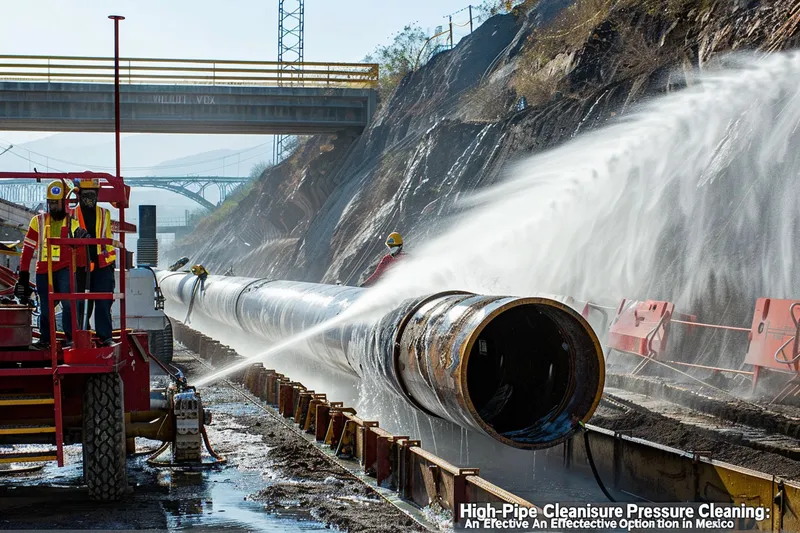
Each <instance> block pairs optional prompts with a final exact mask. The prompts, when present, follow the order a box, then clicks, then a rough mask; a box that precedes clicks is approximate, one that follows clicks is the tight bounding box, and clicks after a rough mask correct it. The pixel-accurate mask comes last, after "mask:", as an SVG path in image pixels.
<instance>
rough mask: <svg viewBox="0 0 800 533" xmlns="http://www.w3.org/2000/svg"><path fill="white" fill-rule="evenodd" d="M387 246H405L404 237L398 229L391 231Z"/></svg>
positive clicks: (387, 238)
mask: <svg viewBox="0 0 800 533" xmlns="http://www.w3.org/2000/svg"><path fill="white" fill-rule="evenodd" d="M386 246H388V247H390V248H391V247H392V246H403V237H401V236H400V234H399V233H397V232H396V231H393V232H391V233H390V234H389V236H388V237H386Z"/></svg>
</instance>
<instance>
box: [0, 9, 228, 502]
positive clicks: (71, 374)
mask: <svg viewBox="0 0 800 533" xmlns="http://www.w3.org/2000/svg"><path fill="white" fill-rule="evenodd" d="M111 18H115V39H116V38H117V37H118V22H119V20H120V17H111ZM115 48H116V49H115V59H116V60H115V66H116V74H117V75H116V80H115V98H116V106H115V107H116V140H117V173H116V176H112V175H110V174H99V173H92V172H84V173H9V172H0V179H5V178H13V179H19V178H28V179H36V180H41V179H46V180H53V179H60V180H64V181H65V182H66V181H67V180H70V181H74V180H76V179H78V178H97V179H99V181H100V183H101V188H100V190H99V194H98V202H105V203H109V204H111V205H112V206H113V207H116V208H117V209H119V222H118V225H117V230H120V233H119V242H118V241H115V240H113V239H105V238H97V239H75V238H52V237H51V238H49V239H48V242H47V246H48V251H50V250H51V247H52V246H60V247H61V248H62V250H63V251H62V257H63V256H66V257H67V259H68V260H69V263H70V265H69V268H70V271H71V274H72V276H71V281H70V292H69V293H59V294H54V291H53V283H52V254H48V258H49V259H48V276H49V288H48V294H49V301H48V306H49V309H50V316H51V317H52V319H51V320H50V338H51V347H50V349H49V350H33V349H31V348H30V344H31V341H32V336H33V327H32V319H33V307H32V306H31V305H30V304H29V303H27V302H26V303H20V302H17V301H15V300H13V299H12V298H10V297H9V296H10V294H11V291H10V290H9V288H10V287H13V284H14V283H16V281H17V280H16V276H15V275H14V274H13V273H11V272H10V271H6V269H0V285H4V286H5V287H7V288H6V290H0V446H2V445H14V446H19V445H27V444H39V445H40V444H45V445H50V446H51V447H52V448H54V449H52V450H50V451H46V452H43V451H41V448H38V449H37V451H20V449H13V450H12V452H11V453H0V463H12V462H25V463H27V462H38V461H53V460H54V461H58V465H59V466H62V465H63V464H64V446H65V445H67V444H74V443H81V444H82V445H83V446H82V447H83V472H84V481H85V482H86V484H87V486H88V488H89V495H90V497H91V498H93V499H96V500H116V499H119V498H120V497H122V496H123V495H124V494H125V492H127V489H128V486H127V476H126V451H127V452H133V451H134V448H135V438H136V437H147V438H151V439H158V440H162V441H164V442H165V445H164V446H163V447H162V448H161V449H160V450H161V451H163V450H164V449H165V448H166V445H167V444H168V443H170V442H171V443H172V452H173V457H174V458H175V460H180V461H193V462H196V461H199V459H200V454H201V447H202V440H201V439H202V437H203V435H204V427H203V424H204V423H207V422H208V415H207V413H205V412H204V411H203V407H202V403H201V402H200V398H199V395H198V394H197V393H196V392H195V391H194V390H193V388H192V387H188V386H187V385H186V382H185V380H184V379H183V378H182V377H181V376H179V375H176V374H174V373H172V372H170V371H169V370H168V369H167V368H166V367H164V366H163V365H161V364H160V363H159V362H158V360H157V359H155V358H151V357H150V354H149V352H148V343H147V340H148V334H147V332H133V331H131V330H130V329H128V328H127V327H126V308H125V294H126V288H125V279H126V276H125V275H124V273H125V271H126V270H127V269H128V268H129V267H130V266H131V265H129V264H127V263H128V258H127V254H126V251H125V231H127V229H128V228H129V227H130V225H129V224H127V223H126V222H125V209H126V208H127V207H128V201H129V198H130V187H128V186H127V185H125V183H124V181H123V179H122V177H121V175H120V157H119V131H120V128H119V50H118V47H115ZM64 190H65V191H66V190H69V188H68V187H64ZM87 245H113V246H114V247H116V248H117V249H118V254H117V264H118V267H119V268H120V270H121V272H120V274H121V275H120V276H119V280H120V281H119V285H120V287H119V291H120V292H119V293H78V292H77V291H76V287H75V267H76V250H77V248H78V247H81V246H87ZM100 299H114V300H118V302H119V306H120V329H119V330H117V331H115V332H114V336H113V339H114V343H113V344H112V345H111V346H99V345H98V343H97V342H96V339H95V338H94V336H93V333H92V332H91V331H87V330H81V329H79V328H80V327H81V324H79V323H78V321H77V316H76V315H77V313H76V309H75V308H76V306H75V305H73V306H72V308H71V313H72V323H73V324H74V325H75V329H74V331H73V345H72V346H71V347H69V348H65V347H64V345H63V340H64V339H63V336H58V335H57V333H56V319H55V317H56V314H55V306H56V300H69V301H73V302H75V301H79V300H100ZM151 359H152V361H154V362H155V363H157V364H159V365H160V366H161V367H162V368H163V369H164V370H165V371H166V372H167V373H168V374H169V375H170V376H172V378H173V380H174V383H173V384H172V385H171V386H170V387H169V388H167V389H162V390H160V391H152V393H151V390H150V361H151ZM153 393H154V394H155V398H152V396H153ZM1 450H2V449H0V451H1ZM22 450H26V448H24V447H23V448H22ZM212 455H213V452H212Z"/></svg>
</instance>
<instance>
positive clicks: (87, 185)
mask: <svg viewBox="0 0 800 533" xmlns="http://www.w3.org/2000/svg"><path fill="white" fill-rule="evenodd" d="M75 187H77V188H78V189H99V188H100V179H99V178H77V179H76V180H75Z"/></svg>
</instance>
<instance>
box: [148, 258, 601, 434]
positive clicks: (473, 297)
mask: <svg viewBox="0 0 800 533" xmlns="http://www.w3.org/2000/svg"><path fill="white" fill-rule="evenodd" d="M195 278H196V276H193V275H191V274H185V273H171V272H160V273H159V279H160V283H161V287H162V291H163V293H164V296H165V298H166V299H167V301H168V302H174V303H180V304H183V305H185V306H189V305H190V304H191V306H192V309H193V312H194V313H201V314H202V315H204V316H205V317H207V318H209V319H211V320H213V321H215V322H217V323H219V324H221V325H225V326H228V327H230V329H231V330H232V331H237V330H238V331H245V332H248V333H251V334H254V335H257V336H259V337H261V338H263V339H265V340H266V341H267V342H268V343H269V344H275V343H277V342H280V341H285V340H286V339H289V338H291V337H293V336H295V335H297V334H300V333H302V332H304V331H306V330H308V329H310V328H312V327H315V326H318V325H320V324H323V323H325V322H327V321H329V320H332V319H333V318H335V317H337V316H339V315H340V314H341V313H342V312H344V311H345V310H346V309H348V308H349V307H350V306H351V305H353V303H354V302H356V301H358V299H359V298H361V297H362V296H363V295H364V294H366V293H367V291H368V290H369V289H362V288H357V287H347V286H338V285H321V284H315V283H301V282H293V281H268V280H259V279H252V278H241V277H231V276H208V277H207V278H206V280H205V283H204V286H203V287H202V288H201V289H200V290H199V291H195V289H196V287H195V283H194V282H195ZM298 349H302V351H303V352H304V353H309V354H313V357H314V359H315V360H317V361H319V362H322V363H325V364H327V365H329V366H330V367H333V368H337V369H340V370H343V371H345V372H348V373H350V374H353V375H356V376H359V377H361V378H366V379H377V380H379V381H381V382H382V383H383V384H384V386H385V387H386V388H388V389H390V390H392V391H394V392H395V393H397V394H398V395H399V396H401V397H402V398H404V399H405V400H406V401H407V402H408V403H410V404H411V405H413V406H414V407H416V408H417V409H419V410H421V411H423V412H425V413H428V414H430V415H433V416H436V417H439V418H443V419H445V420H449V421H451V422H453V423H455V424H457V425H459V426H461V427H465V428H469V429H473V430H476V431H479V432H482V433H484V434H486V435H489V436H490V437H492V438H494V439H496V440H498V441H500V442H503V443H504V444H507V445H509V446H513V447H517V448H525V449H541V448H547V447H550V446H554V445H556V444H558V443H560V442H563V441H565V440H566V439H568V438H570V437H571V436H572V435H574V433H575V431H577V429H578V424H579V423H580V422H585V421H587V420H588V419H589V418H590V417H591V415H592V414H593V413H594V410H595V409H596V407H597V405H598V403H599V401H600V397H601V395H602V390H603V383H604V379H605V363H604V359H603V352H602V348H601V346H600V343H599V341H598V339H597V336H596V335H595V333H594V331H593V330H592V329H591V327H590V326H589V324H588V323H587V322H586V321H585V320H584V319H583V318H582V317H581V316H580V315H579V314H578V313H577V312H575V311H574V310H573V309H571V308H569V307H568V306H566V305H564V304H562V303H560V302H557V301H555V300H551V299H548V298H539V297H534V298H517V297H502V296H484V295H477V294H471V293H465V292H445V293H438V294H432V295H429V296H425V297H420V298H413V299H410V300H407V301H405V302H403V303H401V304H399V305H397V306H395V307H394V308H393V309H391V310H389V311H387V312H386V313H384V314H382V315H381V316H380V317H378V318H374V319H371V320H369V321H359V322H353V323H345V324H339V325H337V326H335V327H332V328H330V329H329V330H327V331H325V332H324V333H320V334H319V335H317V336H315V337H312V338H310V339H308V340H306V341H303V343H302V344H299V345H298Z"/></svg>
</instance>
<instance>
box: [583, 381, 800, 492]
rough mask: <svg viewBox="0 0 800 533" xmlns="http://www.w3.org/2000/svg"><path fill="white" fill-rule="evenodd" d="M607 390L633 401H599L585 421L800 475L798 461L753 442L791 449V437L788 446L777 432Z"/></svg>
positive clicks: (729, 460) (789, 476)
mask: <svg viewBox="0 0 800 533" xmlns="http://www.w3.org/2000/svg"><path fill="white" fill-rule="evenodd" d="M612 391H613V393H615V397H616V395H621V396H624V397H625V399H626V400H628V401H630V402H631V404H632V405H635V407H636V408H635V410H628V409H621V408H619V406H612V405H610V404H607V403H601V405H600V406H599V407H598V409H597V411H596V412H595V414H594V416H593V417H592V420H591V421H590V423H591V424H592V425H595V426H599V427H602V428H606V429H610V430H614V431H619V432H621V433H624V434H625V435H629V436H632V437H639V438H642V439H646V440H648V441H651V442H656V443H659V444H663V445H666V446H672V447H675V448H679V449H681V450H685V451H690V452H695V451H696V452H703V454H704V455H705V456H709V457H710V458H711V459H715V460H718V461H723V462H726V463H731V464H734V465H738V466H743V467H745V468H750V469H753V470H758V471H761V472H764V473H767V474H775V475H778V476H781V477H783V478H786V479H795V480H796V479H800V461H798V460H796V459H792V458H789V457H786V456H784V455H780V454H778V453H773V452H770V451H765V450H763V449H757V448H756V447H758V446H759V445H765V446H766V445H769V446H775V447H776V448H777V447H778V446H779V445H780V447H784V448H786V449H787V450H786V451H787V453H788V452H791V451H795V452H796V451H798V443H797V441H794V446H795V448H794V450H791V448H790V446H791V444H792V443H791V442H788V439H787V438H786V437H784V436H782V435H777V436H771V435H770V434H768V433H766V432H763V431H759V432H756V431H752V430H751V429H750V428H746V427H742V426H739V425H737V424H734V423H732V422H730V421H726V420H722V419H719V418H714V417H711V416H704V415H701V414H698V413H697V412H694V411H692V410H691V409H688V408H685V407H682V406H679V405H675V404H671V403H669V402H666V401H664V400H653V399H652V398H645V397H642V398H637V397H636V395H635V394H625V393H624V391H620V390H613V389H612ZM607 392H608V389H607Z"/></svg>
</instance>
